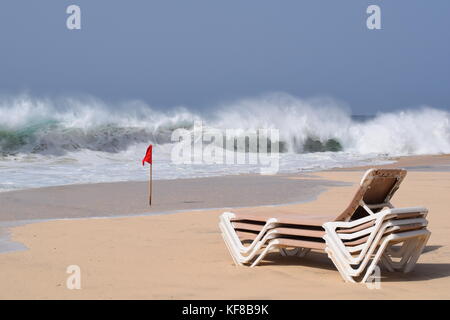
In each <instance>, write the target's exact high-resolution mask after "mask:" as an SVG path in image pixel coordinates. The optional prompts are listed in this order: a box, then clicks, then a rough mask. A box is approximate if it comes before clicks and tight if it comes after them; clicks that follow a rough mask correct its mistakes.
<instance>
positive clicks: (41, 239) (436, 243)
mask: <svg viewBox="0 0 450 320" xmlns="http://www.w3.org/2000/svg"><path fill="white" fill-rule="evenodd" d="M449 165H450V156H427V157H409V158H402V159H399V162H398V163H396V164H393V165H388V166H390V167H393V166H395V167H397V166H399V167H406V168H408V169H409V172H408V175H407V177H406V179H405V181H404V183H403V185H402V187H401V188H400V190H399V191H398V192H397V194H396V195H395V197H394V199H393V201H392V202H393V203H394V205H395V206H397V207H402V206H425V207H427V208H428V209H429V211H430V213H429V216H428V219H429V229H430V230H431V232H432V236H431V238H430V241H429V242H428V245H427V247H426V249H425V252H424V253H423V254H422V256H421V258H420V259H419V262H418V264H417V266H416V268H415V270H414V271H413V272H411V273H409V274H400V273H382V277H383V279H382V283H381V289H380V290H369V289H368V288H367V287H366V286H364V285H358V284H348V283H344V282H343V280H342V279H341V277H340V275H339V273H338V272H337V270H336V269H335V267H334V266H333V264H332V263H331V261H330V260H328V258H327V257H326V255H325V254H319V253H312V254H310V255H308V256H306V257H305V258H302V259H300V258H295V257H282V256H280V255H279V254H278V253H273V254H271V255H270V256H269V257H268V258H267V259H266V260H265V261H264V263H262V264H261V265H260V266H258V267H256V268H248V267H236V266H234V265H233V263H232V259H231V257H230V255H229V253H228V251H227V249H226V247H225V245H224V243H223V240H222V238H221V235H220V232H219V228H218V226H217V223H218V216H219V215H220V214H221V213H222V212H223V211H224V209H223V208H237V209H235V211H239V212H253V213H257V214H261V215H271V214H272V213H274V212H283V213H287V214H289V213H295V214H298V213H305V214H323V215H330V214H331V215H333V214H335V213H337V212H339V211H341V210H342V209H343V208H344V207H345V206H346V205H347V204H348V202H349V201H350V199H351V197H352V196H353V192H354V190H355V188H356V186H357V184H358V182H359V180H360V178H361V175H362V173H363V172H364V170H365V168H352V169H346V170H333V171H326V172H315V173H308V174H303V175H300V174H299V175H280V176H273V177H263V176H250V175H249V176H236V177H217V178H205V179H189V180H188V179H187V180H184V181H183V180H173V181H171V182H170V181H161V182H157V184H156V185H155V192H156V193H155V198H154V199H155V201H154V207H152V209H151V210H150V209H149V208H148V207H147V206H146V195H145V193H146V188H145V185H144V184H143V183H138V182H129V183H110V184H95V185H74V186H65V187H52V188H42V189H30V190H24V191H14V192H6V193H2V194H0V203H1V208H0V222H1V223H3V227H4V229H3V234H4V236H5V234H6V232H7V233H8V234H9V238H8V241H9V242H11V243H16V244H21V245H23V246H24V249H22V250H14V251H9V252H4V253H0V265H1V266H2V267H1V273H0V287H1V288H2V290H1V291H0V298H1V299H17V298H18V299H449V298H450V290H449V288H450V249H449V247H450V238H449V236H448V232H449V229H450V219H449V217H448V212H447V211H448V207H449V205H448V194H449V191H450V170H449ZM170 190H171V192H169V191H170ZM283 203H288V204H285V205H279V204H283ZM275 205H276V206H275ZM204 208H221V209H207V210H200V209H204ZM162 213H164V214H162ZM169 213H170V214H169ZM93 217H96V218H93ZM41 219H49V220H48V221H40V220H41ZM24 221H26V222H27V223H24ZM15 223H18V224H21V225H18V226H15V227H10V228H8V230H6V229H5V226H7V225H8V224H13V225H14V224H15ZM69 265H78V266H79V267H80V268H81V285H82V288H81V289H80V290H69V289H67V287H66V279H67V277H68V276H69V275H68V274H67V273H66V268H67V267H68V266H69Z"/></svg>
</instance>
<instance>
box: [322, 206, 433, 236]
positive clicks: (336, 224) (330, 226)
mask: <svg viewBox="0 0 450 320" xmlns="http://www.w3.org/2000/svg"><path fill="white" fill-rule="evenodd" d="M411 213H419V214H422V215H423V216H424V217H425V216H426V215H427V213H428V209H427V208H424V207H405V208H389V209H384V210H382V211H380V212H378V213H375V214H373V215H370V216H367V217H364V218H361V219H357V220H353V221H332V222H326V223H324V224H323V228H324V229H325V230H326V231H333V232H335V231H336V229H337V228H353V227H357V226H359V225H361V224H364V223H367V222H370V221H374V222H380V221H381V220H384V219H385V217H386V216H390V215H406V214H411Z"/></svg>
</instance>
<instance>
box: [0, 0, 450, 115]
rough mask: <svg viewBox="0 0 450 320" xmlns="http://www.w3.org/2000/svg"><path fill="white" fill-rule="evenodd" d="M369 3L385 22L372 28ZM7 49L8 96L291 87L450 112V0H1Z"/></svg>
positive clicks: (249, 91)
mask: <svg viewBox="0 0 450 320" xmlns="http://www.w3.org/2000/svg"><path fill="white" fill-rule="evenodd" d="M71 4H77V5H79V6H80V7H81V12H82V29H81V30H78V31H70V30H68V29H67V28H66V18H67V16H68V15H67V14H66V12H65V11H66V8H67V6H68V5H71ZM370 4H377V5H380V7H381V10H382V30H368V29H367V28H366V18H367V14H366V8H367V6H368V5H370ZM0 45H1V47H0V93H6V94H17V93H21V92H29V93H31V94H33V95H37V96H41V95H45V96H47V95H66V94H68V95H73V94H90V95H94V96H97V97H99V98H101V99H104V100H106V101H117V100H128V99H141V100H144V101H146V102H147V103H149V104H150V105H153V106H158V107H161V108H165V107H170V106H175V105H187V106H190V107H194V108H208V106H211V105H214V104H217V103H220V102H222V101H224V100H225V101H226V100H232V99H237V98H240V97H252V96H257V95H260V94H263V93H267V92H273V91H282V92H287V93H290V94H293V95H295V96H299V97H303V98H308V97H314V96H324V95H325V96H330V97H334V98H337V99H339V100H341V101H345V102H347V103H348V104H349V105H350V107H351V108H352V110H353V112H354V113H356V114H373V113H375V112H378V111H386V110H392V109H398V108H407V107H415V106H420V105H423V104H428V105H431V106H434V107H439V108H445V109H450V1H448V0H433V1H425V0H395V1H392V0H391V1H389V0H383V1H381V0H369V1H365V0H343V1H336V0H278V1H277V0H128V1H125V0H121V1H117V0H39V1H29V0H1V2H0Z"/></svg>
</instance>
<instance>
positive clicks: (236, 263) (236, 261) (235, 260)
mask: <svg viewBox="0 0 450 320" xmlns="http://www.w3.org/2000/svg"><path fill="white" fill-rule="evenodd" d="M222 238H223V241H224V242H225V245H226V246H227V249H228V252H229V253H230V255H231V258H233V262H234V264H235V265H236V266H241V265H242V263H240V262H239V261H238V260H237V259H236V257H235V256H234V254H233V251H232V250H231V248H230V244H229V243H228V239H227V238H226V236H225V235H224V234H223V233H222Z"/></svg>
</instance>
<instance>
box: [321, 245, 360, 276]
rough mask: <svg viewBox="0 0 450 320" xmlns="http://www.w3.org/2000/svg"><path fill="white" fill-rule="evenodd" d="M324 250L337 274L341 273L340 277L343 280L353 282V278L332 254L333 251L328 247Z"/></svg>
mask: <svg viewBox="0 0 450 320" xmlns="http://www.w3.org/2000/svg"><path fill="white" fill-rule="evenodd" d="M325 252H326V253H327V254H328V258H330V259H331V261H332V262H333V264H334V266H335V267H336V269H337V270H338V271H339V274H340V275H341V277H342V279H343V280H344V281H345V282H353V283H354V282H355V280H354V279H353V278H352V277H351V276H349V275H348V274H347V272H346V271H345V269H344V268H343V267H342V266H341V264H340V262H339V261H338V259H337V258H336V257H335V256H334V254H333V251H332V250H331V249H330V248H325Z"/></svg>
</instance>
